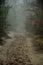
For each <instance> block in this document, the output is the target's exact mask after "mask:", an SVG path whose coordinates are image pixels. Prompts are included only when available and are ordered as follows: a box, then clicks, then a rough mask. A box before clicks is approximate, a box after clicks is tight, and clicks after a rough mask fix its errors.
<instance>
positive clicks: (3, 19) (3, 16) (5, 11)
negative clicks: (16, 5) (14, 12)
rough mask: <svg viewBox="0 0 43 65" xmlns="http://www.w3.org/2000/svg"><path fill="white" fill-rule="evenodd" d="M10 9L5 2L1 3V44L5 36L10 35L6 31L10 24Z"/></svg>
mask: <svg viewBox="0 0 43 65" xmlns="http://www.w3.org/2000/svg"><path fill="white" fill-rule="evenodd" d="M0 1H1V0H0ZM2 2H3V1H2ZM8 10H9V7H8V6H6V7H5V4H3V5H0V44H2V41H3V39H2V38H3V37H8V35H7V33H6V31H7V26H8V24H7V23H8V22H7V20H6V17H7V14H8Z"/></svg>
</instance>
